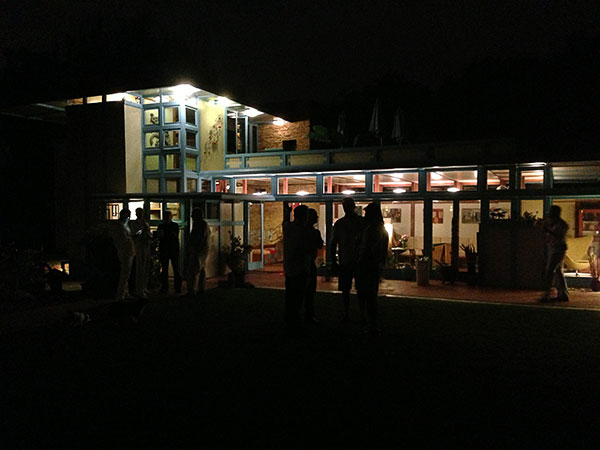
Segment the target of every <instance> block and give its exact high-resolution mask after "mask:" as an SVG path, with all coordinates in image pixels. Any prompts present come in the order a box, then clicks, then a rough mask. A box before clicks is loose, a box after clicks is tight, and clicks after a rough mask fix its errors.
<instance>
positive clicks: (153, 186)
mask: <svg viewBox="0 0 600 450" xmlns="http://www.w3.org/2000/svg"><path fill="white" fill-rule="evenodd" d="M146 192H150V193H155V192H160V180H159V179H158V178H147V179H146Z"/></svg>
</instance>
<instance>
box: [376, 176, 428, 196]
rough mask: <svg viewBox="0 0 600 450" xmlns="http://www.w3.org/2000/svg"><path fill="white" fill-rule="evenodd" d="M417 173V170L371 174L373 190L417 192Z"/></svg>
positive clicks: (397, 192) (398, 192) (400, 192)
mask: <svg viewBox="0 0 600 450" xmlns="http://www.w3.org/2000/svg"><path fill="white" fill-rule="evenodd" d="M418 190H419V174H418V173H417V172H398V173H386V174H373V192H393V193H396V194H402V193H404V192H418Z"/></svg>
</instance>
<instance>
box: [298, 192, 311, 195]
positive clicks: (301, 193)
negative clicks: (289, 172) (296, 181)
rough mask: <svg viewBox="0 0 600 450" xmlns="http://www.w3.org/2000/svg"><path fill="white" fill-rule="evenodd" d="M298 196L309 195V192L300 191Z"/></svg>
mask: <svg viewBox="0 0 600 450" xmlns="http://www.w3.org/2000/svg"><path fill="white" fill-rule="evenodd" d="M296 195H308V191H298V192H296Z"/></svg>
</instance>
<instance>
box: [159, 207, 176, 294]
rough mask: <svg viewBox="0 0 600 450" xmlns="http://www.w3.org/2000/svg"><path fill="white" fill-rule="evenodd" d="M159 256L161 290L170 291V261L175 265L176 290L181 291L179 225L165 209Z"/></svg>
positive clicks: (160, 232) (161, 225) (161, 226)
mask: <svg viewBox="0 0 600 450" xmlns="http://www.w3.org/2000/svg"><path fill="white" fill-rule="evenodd" d="M157 231H158V256H159V258H160V267H161V272H160V278H161V282H162V287H161V289H160V292H163V293H164V292H168V291H169V261H170V262H171V265H172V266H173V277H174V287H175V292H177V293H180V292H181V271H180V268H179V225H177V224H176V223H175V222H173V214H172V213H171V211H165V217H164V219H163V222H162V223H161V224H160V225H159V226H158V229H157Z"/></svg>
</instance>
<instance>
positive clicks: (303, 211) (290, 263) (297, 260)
mask: <svg viewBox="0 0 600 450" xmlns="http://www.w3.org/2000/svg"><path fill="white" fill-rule="evenodd" d="M284 208H286V209H285V210H284V218H283V269H284V271H285V322H286V323H287V324H288V326H289V327H290V330H291V331H292V332H298V331H300V318H299V310H300V306H301V305H302V300H303V297H304V293H305V292H306V286H307V281H308V274H309V272H310V258H311V254H312V250H311V247H310V245H307V243H308V242H310V236H311V234H310V233H309V229H308V227H307V225H306V218H307V215H308V207H307V206H306V205H299V206H296V208H295V209H294V221H293V222H290V213H291V211H290V210H289V206H288V205H287V203H284Z"/></svg>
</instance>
